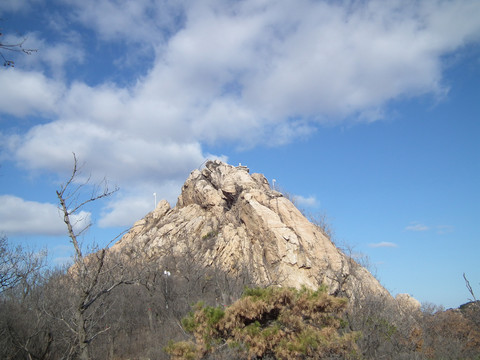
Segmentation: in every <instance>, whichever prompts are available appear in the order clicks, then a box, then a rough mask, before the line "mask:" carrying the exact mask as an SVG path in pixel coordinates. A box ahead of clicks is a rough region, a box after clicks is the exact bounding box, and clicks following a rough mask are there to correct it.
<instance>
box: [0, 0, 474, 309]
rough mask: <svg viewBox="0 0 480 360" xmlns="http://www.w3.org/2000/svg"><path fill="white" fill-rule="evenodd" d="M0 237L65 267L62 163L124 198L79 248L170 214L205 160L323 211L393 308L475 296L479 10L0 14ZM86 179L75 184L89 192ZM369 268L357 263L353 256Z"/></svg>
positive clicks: (136, 9) (122, 7) (377, 5)
mask: <svg viewBox="0 0 480 360" xmlns="http://www.w3.org/2000/svg"><path fill="white" fill-rule="evenodd" d="M0 15H1V16H0V17H1V19H2V21H1V23H0V25H1V28H2V31H1V32H2V34H3V36H2V37H1V41H2V42H3V43H10V44H14V43H18V42H21V41H23V40H24V39H26V40H25V42H24V46H25V47H26V48H34V49H38V52H36V53H34V54H32V55H30V56H26V55H21V54H16V53H9V52H8V51H5V50H2V55H3V56H5V57H6V58H7V59H8V60H14V61H15V65H16V66H15V67H14V68H2V69H0V70H1V71H0V84H1V86H0V164H1V167H0V189H1V191H0V231H1V232H3V233H5V234H6V235H7V236H8V237H9V239H10V240H11V241H12V243H21V244H24V245H26V246H30V247H34V248H42V247H47V248H48V250H49V254H50V259H51V262H52V263H57V264H58V263H62V262H64V261H65V259H67V258H68V256H69V254H70V253H71V249H70V246H69V242H68V238H67V237H66V234H65V232H66V230H65V228H64V225H63V223H62V220H61V218H60V217H59V214H58V211H57V210H56V202H55V200H56V197H55V190H56V189H57V188H58V187H59V185H60V184H61V183H62V181H65V179H66V178H67V177H68V175H69V172H70V171H71V166H72V152H75V153H76V155H77V157H78V158H79V159H80V162H81V163H82V164H83V168H82V173H83V174H84V176H88V175H91V176H92V181H96V180H99V179H102V178H104V177H106V178H107V179H109V181H110V183H111V184H116V185H118V186H119V187H120V191H119V192H117V193H116V194H115V196H113V197H111V198H109V199H107V200H106V201H104V202H102V203H97V204H95V206H93V207H91V208H87V209H85V213H84V214H83V215H84V217H86V218H87V219H88V218H90V219H92V220H93V222H94V227H93V228H92V230H90V232H89V233H88V234H87V237H86V238H85V240H84V241H85V245H86V246H87V245H88V244H90V243H91V242H93V241H95V242H97V243H99V244H101V245H103V244H105V243H107V242H108V239H111V238H112V237H114V236H115V234H117V233H118V232H119V231H121V230H122V229H125V228H127V227H128V226H130V225H132V224H133V222H135V221H136V220H138V219H140V218H142V217H143V216H144V215H145V214H146V213H147V212H149V211H151V210H152V206H153V201H154V200H153V196H152V194H153V193H154V192H155V193H157V194H158V198H165V199H167V200H169V201H170V203H171V204H172V205H174V204H175V201H176V197H177V196H178V194H179V192H180V188H181V185H182V184H183V182H184V181H185V179H186V178H187V176H188V174H189V173H190V171H192V170H193V169H195V168H197V167H198V166H199V165H200V164H202V162H203V161H204V160H205V159H207V158H221V159H223V160H226V161H228V162H229V163H231V164H238V163H242V164H244V165H247V166H248V167H249V168H250V170H251V172H260V173H263V174H265V176H267V178H268V179H269V180H270V181H271V180H272V179H276V184H277V185H278V186H280V187H281V188H282V189H284V190H285V191H287V192H289V193H290V194H292V195H293V196H294V197H296V201H297V204H298V206H299V207H301V208H303V209H304V210H305V211H306V212H308V213H310V214H313V215H315V214H317V215H318V214H325V215H326V216H327V218H328V219H329V221H330V223H331V224H332V226H333V228H334V231H335V241H336V242H337V243H338V244H339V245H340V246H342V247H344V248H347V249H348V250H347V251H348V252H350V253H351V254H352V255H354V256H363V257H365V256H366V257H368V258H369V262H370V264H371V269H372V271H373V272H375V273H376V275H377V277H378V278H379V279H380V281H381V282H382V284H383V285H384V286H385V287H386V288H387V289H388V290H390V291H391V292H392V293H393V294H396V293H409V294H411V295H413V296H414V297H416V298H417V299H418V300H420V301H422V302H427V301H428V302H433V303H436V304H443V305H444V306H446V307H453V306H458V305H460V304H462V303H464V302H466V301H467V300H468V298H469V294H468V292H467V290H466V288H465V285H464V283H463V279H462V273H463V272H465V273H466V274H467V275H468V276H469V278H470V280H471V282H472V284H473V285H474V288H475V287H476V288H477V289H478V292H480V285H478V283H479V282H480V267H479V266H478V256H479V253H480V245H479V241H480V230H479V225H478V224H479V217H480V205H479V204H480V192H479V189H478V186H479V184H480V145H479V141H478V140H479V138H480V125H479V119H480V81H479V80H480V43H479V41H480V2H478V1H476V0H470V1H469V0H452V1H440V0H438V1H436V0H425V1H388V2H385V1H309V0H296V1H271V0H255V1H253V0H243V1H220V0H200V1H198V0H197V1H189V0H182V1H171V0H141V1H135V2H133V1H118V0H116V1H114V0H84V1H82V2H78V1H74V0H49V1H46V0H19V1H11V2H2V3H0ZM79 180H82V179H81V178H80V179H79ZM361 254H363V255H361Z"/></svg>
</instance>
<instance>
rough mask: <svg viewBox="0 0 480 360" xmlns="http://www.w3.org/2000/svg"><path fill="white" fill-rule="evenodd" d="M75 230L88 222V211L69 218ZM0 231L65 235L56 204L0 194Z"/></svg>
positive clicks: (14, 233) (12, 233)
mask: <svg viewBox="0 0 480 360" xmlns="http://www.w3.org/2000/svg"><path fill="white" fill-rule="evenodd" d="M71 221H72V224H73V225H74V229H75V230H81V229H83V228H84V227H85V226H86V225H87V224H89V222H90V213H89V212H85V211H81V212H80V213H78V214H77V215H75V216H72V218H71ZM0 231H1V232H5V233H6V234H7V235H53V236H56V235H67V229H66V227H65V223H64V222H63V216H62V215H61V214H60V212H59V210H58V208H57V206H55V205H54V204H50V203H39V202H35V201H26V200H24V199H21V198H19V197H16V196H11V195H0Z"/></svg>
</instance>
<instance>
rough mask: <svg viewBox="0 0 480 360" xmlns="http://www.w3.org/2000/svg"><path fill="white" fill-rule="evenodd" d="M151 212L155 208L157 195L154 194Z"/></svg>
mask: <svg viewBox="0 0 480 360" xmlns="http://www.w3.org/2000/svg"><path fill="white" fill-rule="evenodd" d="M153 201H154V202H153V210H155V209H156V208H157V193H156V192H154V193H153Z"/></svg>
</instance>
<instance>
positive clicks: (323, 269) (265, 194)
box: [113, 160, 390, 298]
mask: <svg viewBox="0 0 480 360" xmlns="http://www.w3.org/2000/svg"><path fill="white" fill-rule="evenodd" d="M139 248H141V249H142V251H144V252H145V254H146V258H147V259H152V260H153V259H157V258H159V257H162V256H168V254H176V255H181V254H183V255H184V256H188V257H190V258H192V259H194V260H195V261H196V262H197V263H198V264H200V265H203V266H206V267H216V268H218V269H222V270H223V271H225V272H226V273H227V274H229V275H231V276H232V277H235V276H237V275H238V274H239V273H240V272H241V271H245V270H248V272H249V274H252V275H253V277H254V279H255V282H256V283H257V284H258V285H271V284H276V285H281V286H293V287H297V288H298V287H301V286H303V285H304V286H307V287H309V288H316V287H318V286H319V284H325V285H327V286H328V288H329V291H330V293H332V294H340V295H346V296H348V297H357V296H362V295H364V294H367V293H373V294H377V295H381V296H387V297H389V298H390V294H389V293H388V291H387V290H385V289H384V288H383V287H382V286H381V285H380V283H379V282H378V281H377V280H376V279H375V278H374V277H373V276H372V275H371V274H370V273H369V272H368V271H367V270H366V269H365V268H363V267H361V266H360V265H358V264H357V263H356V262H355V261H354V260H353V259H352V258H350V257H349V256H347V255H345V254H344V253H342V252H341V251H340V250H339V249H338V248H337V247H336V246H335V245H334V243H333V242H332V241H331V240H330V239H329V238H328V237H327V236H326V235H325V234H324V233H323V232H322V229H321V228H319V227H318V226H316V225H314V224H312V223H311V222H309V220H308V219H307V218H306V217H305V216H304V215H303V214H302V213H301V212H300V211H299V210H298V209H297V208H296V207H295V206H294V204H293V203H292V202H291V201H290V200H288V199H287V198H286V197H285V196H283V195H282V194H281V193H280V192H278V191H275V190H274V189H272V188H271V186H270V185H269V183H268V181H267V179H266V178H265V177H264V176H263V175H261V174H250V173H249V169H248V168H247V167H244V166H237V167H235V166H231V165H228V164H225V163H223V162H220V161H218V160H216V161H208V162H207V163H206V165H205V167H204V168H203V169H202V170H194V171H193V172H192V173H191V174H190V176H189V177H188V179H187V180H186V182H185V184H184V185H183V187H182V192H181V195H180V196H179V198H178V202H177V204H176V206H175V207H173V208H171V207H170V205H169V204H168V202H167V201H161V202H160V203H159V204H158V206H157V208H156V209H155V210H154V211H152V212H151V213H149V214H148V215H147V216H146V217H145V218H144V219H142V220H140V221H138V222H137V223H135V225H134V226H133V227H132V229H131V230H130V232H129V233H127V234H126V235H125V236H124V237H123V238H122V239H121V240H120V241H119V242H118V243H117V244H115V245H114V246H113V250H117V251H122V250H123V251H127V249H130V250H128V251H132V249H133V251H134V249H139Z"/></svg>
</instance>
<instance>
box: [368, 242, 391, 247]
mask: <svg viewBox="0 0 480 360" xmlns="http://www.w3.org/2000/svg"><path fill="white" fill-rule="evenodd" d="M368 246H369V247H372V248H382V247H390V248H392V247H398V245H397V244H395V243H392V242H388V241H382V242H379V243H374V244H368Z"/></svg>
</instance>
